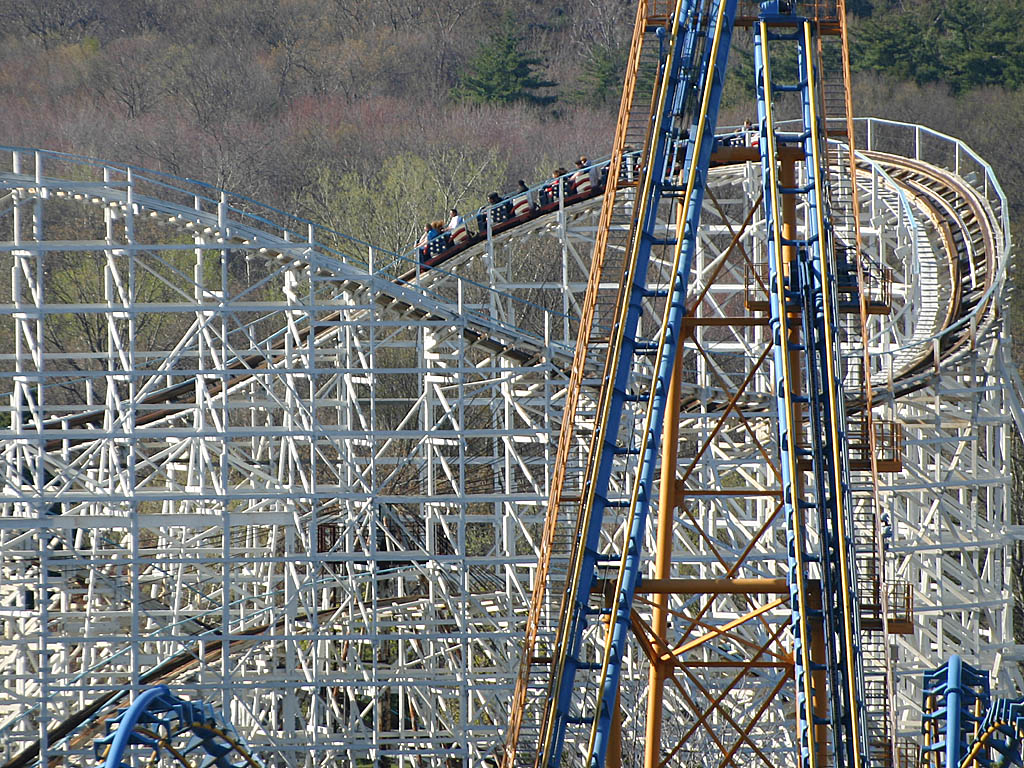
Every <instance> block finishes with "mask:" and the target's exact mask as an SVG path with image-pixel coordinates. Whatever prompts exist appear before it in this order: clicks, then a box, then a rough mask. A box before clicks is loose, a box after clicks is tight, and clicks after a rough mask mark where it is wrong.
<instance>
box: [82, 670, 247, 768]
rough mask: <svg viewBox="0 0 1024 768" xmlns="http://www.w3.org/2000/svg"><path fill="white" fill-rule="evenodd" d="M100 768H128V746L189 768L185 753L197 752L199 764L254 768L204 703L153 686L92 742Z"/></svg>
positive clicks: (226, 722) (231, 733)
mask: <svg viewBox="0 0 1024 768" xmlns="http://www.w3.org/2000/svg"><path fill="white" fill-rule="evenodd" d="M93 746H94V749H95V750H96V757H97V758H98V759H101V760H103V768H131V765H132V764H131V762H130V761H128V760H126V757H128V756H129V755H130V752H131V747H133V746H140V747H143V748H144V749H149V750H151V751H152V753H153V757H152V761H151V762H155V761H156V760H157V759H158V758H159V757H160V756H161V754H162V753H165V752H166V753H167V754H169V755H172V756H173V757H174V758H175V759H176V760H178V762H179V763H182V764H184V765H188V764H189V763H187V762H186V759H187V758H188V756H189V755H191V754H193V753H197V752H201V753H202V754H203V755H205V757H206V759H205V760H204V762H203V764H204V765H215V766H217V768H259V767H260V763H259V762H257V761H256V760H255V759H254V758H253V757H252V755H250V754H249V750H248V748H247V747H246V745H245V742H244V741H243V740H242V738H241V737H240V736H239V735H238V733H237V732H236V731H235V729H234V726H232V725H231V722H230V721H229V720H228V719H227V718H225V717H224V716H223V715H222V714H221V713H219V712H218V711H217V710H215V709H214V708H213V707H212V706H210V705H209V704H207V703H205V702H202V701H188V700H186V699H182V698H180V697H179V696H177V695H175V694H173V693H171V689H170V688H168V687H167V686H166V685H158V686H155V687H153V688H150V689H149V690H147V691H145V692H144V693H142V694H140V695H139V697H138V698H136V699H135V701H134V702H133V703H132V705H131V706H130V707H128V708H127V709H126V710H124V711H123V712H121V713H120V714H119V715H118V716H117V717H115V718H113V719H111V720H109V721H108V722H107V734H106V736H103V737H101V738H99V739H96V741H95V743H94V745H93Z"/></svg>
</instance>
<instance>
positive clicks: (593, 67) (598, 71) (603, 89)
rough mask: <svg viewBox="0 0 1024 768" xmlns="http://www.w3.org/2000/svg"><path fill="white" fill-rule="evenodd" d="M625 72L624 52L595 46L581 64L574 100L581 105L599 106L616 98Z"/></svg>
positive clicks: (620, 89) (604, 46) (619, 49)
mask: <svg viewBox="0 0 1024 768" xmlns="http://www.w3.org/2000/svg"><path fill="white" fill-rule="evenodd" d="M625 71H626V50H625V49H624V48H612V47H610V46H606V45H597V46H595V47H594V49H593V50H592V51H591V52H590V56H589V57H588V58H587V60H586V61H585V62H584V63H583V72H582V74H581V75H580V88H579V89H578V90H577V91H576V93H575V94H574V99H575V100H576V101H578V102H581V103H586V104H595V105H600V104H604V103H605V102H607V101H608V100H609V99H615V98H618V95H619V93H620V92H621V91H622V79H623V77H624V76H625Z"/></svg>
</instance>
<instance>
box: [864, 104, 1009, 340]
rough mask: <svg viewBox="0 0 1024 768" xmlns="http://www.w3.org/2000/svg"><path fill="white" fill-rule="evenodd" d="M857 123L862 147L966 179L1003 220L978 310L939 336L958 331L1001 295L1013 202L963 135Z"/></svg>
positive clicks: (872, 119) (872, 121)
mask: <svg viewBox="0 0 1024 768" xmlns="http://www.w3.org/2000/svg"><path fill="white" fill-rule="evenodd" d="M854 124H855V125H856V126H857V128H858V130H860V131H863V134H864V140H863V141H860V140H858V142H857V146H858V147H861V148H862V149H864V150H866V151H868V152H885V153H889V154H895V155H901V156H903V157H909V158H913V159H914V160H919V161H921V162H923V163H928V164H929V165H934V166H936V167H939V168H944V169H946V170H947V171H949V172H951V173H952V174H953V175H955V176H957V177H959V178H961V179H963V181H964V182H965V183H966V184H967V185H968V186H970V187H971V188H973V189H974V190H975V191H976V192H977V193H978V194H979V195H980V196H981V198H982V199H983V200H985V201H986V202H987V203H988V206H989V208H990V209H991V211H992V214H993V217H994V222H998V224H999V228H998V234H999V244H1000V252H999V253H998V254H995V256H996V258H997V263H996V274H995V275H994V278H993V280H992V283H991V285H990V286H989V287H988V289H987V290H986V291H985V293H984V295H983V296H982V297H981V299H980V300H979V301H978V303H977V304H976V306H975V308H974V310H973V311H972V312H970V313H968V314H967V315H965V316H963V317H961V318H960V319H959V320H957V321H956V322H955V323H953V324H952V325H951V326H949V327H948V328H945V329H944V330H943V331H942V332H941V333H940V334H939V336H943V335H946V334H950V333H954V332H955V331H957V330H960V329H962V328H963V327H964V326H967V325H969V324H971V323H972V322H977V318H978V316H979V313H980V312H982V311H983V310H984V308H986V307H987V306H988V304H989V301H990V300H991V299H992V298H993V296H996V297H1000V298H1001V295H1002V286H1003V283H1004V281H1005V279H1006V270H1007V267H1008V265H1009V259H1008V257H1009V255H1010V252H1011V244H1012V238H1011V232H1010V213H1009V203H1008V202H1007V199H1006V193H1005V192H1004V191H1003V187H1002V185H1001V184H1000V183H999V180H998V179H997V178H996V176H995V173H994V172H993V170H992V166H991V165H989V164H988V163H987V162H986V161H985V160H984V159H982V158H981V156H980V155H978V153H977V152H975V151H974V150H973V149H971V148H970V147H969V146H968V145H967V144H965V143H964V142H963V141H961V140H960V139H958V138H956V137H954V136H950V135H948V134H945V133H941V132H940V131H935V130H932V129H931V128H927V127H925V126H922V125H915V124H913V123H903V122H899V121H896V120H884V119H881V118H877V117H868V118H858V119H856V120H855V121H854ZM994 222H993V223H994Z"/></svg>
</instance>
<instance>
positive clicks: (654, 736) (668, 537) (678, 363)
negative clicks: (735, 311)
mask: <svg viewBox="0 0 1024 768" xmlns="http://www.w3.org/2000/svg"><path fill="white" fill-rule="evenodd" d="M680 341H682V340H681V339H680ZM681 346H682V345H681V344H680V345H678V346H677V349H676V360H675V366H674V367H673V369H672V380H671V382H670V383H669V389H668V398H667V401H666V407H665V427H664V437H663V440H662V448H661V488H660V491H659V494H658V538H657V547H656V551H655V555H654V578H656V579H667V578H668V577H669V576H670V575H671V571H672V528H673V518H674V515H673V513H674V512H675V508H676V505H677V504H678V499H677V498H676V462H677V460H678V456H677V454H678V444H679V406H680V395H679V390H680V384H681V382H682V377H683V351H682V348H681ZM668 598H669V596H668V595H667V594H662V595H654V596H653V598H652V600H651V602H652V603H654V607H653V609H652V613H651V629H652V630H653V631H654V634H655V635H656V636H657V637H658V638H660V639H661V640H662V641H664V642H665V643H666V644H667V641H668V637H667V635H668ZM671 664H672V663H671V662H669V661H661V660H660V659H659V660H656V661H653V662H651V673H650V685H649V686H648V693H647V729H646V738H645V740H644V744H645V747H644V768H658V766H659V765H660V764H661V721H662V716H663V707H662V703H663V696H664V691H665V682H666V681H667V680H668V677H669V674H670V672H671V670H672V666H671Z"/></svg>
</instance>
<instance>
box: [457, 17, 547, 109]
mask: <svg viewBox="0 0 1024 768" xmlns="http://www.w3.org/2000/svg"><path fill="white" fill-rule="evenodd" d="M540 65H541V60H540V59H539V58H538V57H536V56H534V55H532V54H531V53H530V52H529V51H525V50H524V49H523V41H522V38H521V37H520V36H519V34H518V33H517V32H516V30H515V29H514V28H513V27H512V25H511V23H509V22H506V23H505V25H504V27H503V28H502V29H500V30H498V31H497V32H495V33H493V34H492V35H491V36H490V38H489V39H488V40H487V42H486V43H484V44H483V45H481V46H480V48H479V49H477V52H476V55H474V56H473V58H472V59H470V61H469V71H468V72H467V73H466V74H465V75H463V77H462V78H461V83H460V85H459V87H458V88H456V89H455V90H454V91H453V95H454V96H455V98H457V99H460V100H465V101H471V102H475V103H477V104H486V103H499V104H509V103H511V102H514V101H526V102H530V103H533V104H547V103H549V102H551V101H554V97H553V96H541V95H539V94H538V93H537V91H539V90H540V89H542V88H550V87H552V86H554V85H555V83H554V82H552V81H550V80H544V79H541V78H540V77H539V76H538V75H537V72H536V69H537V68H538V67H539V66H540Z"/></svg>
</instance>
